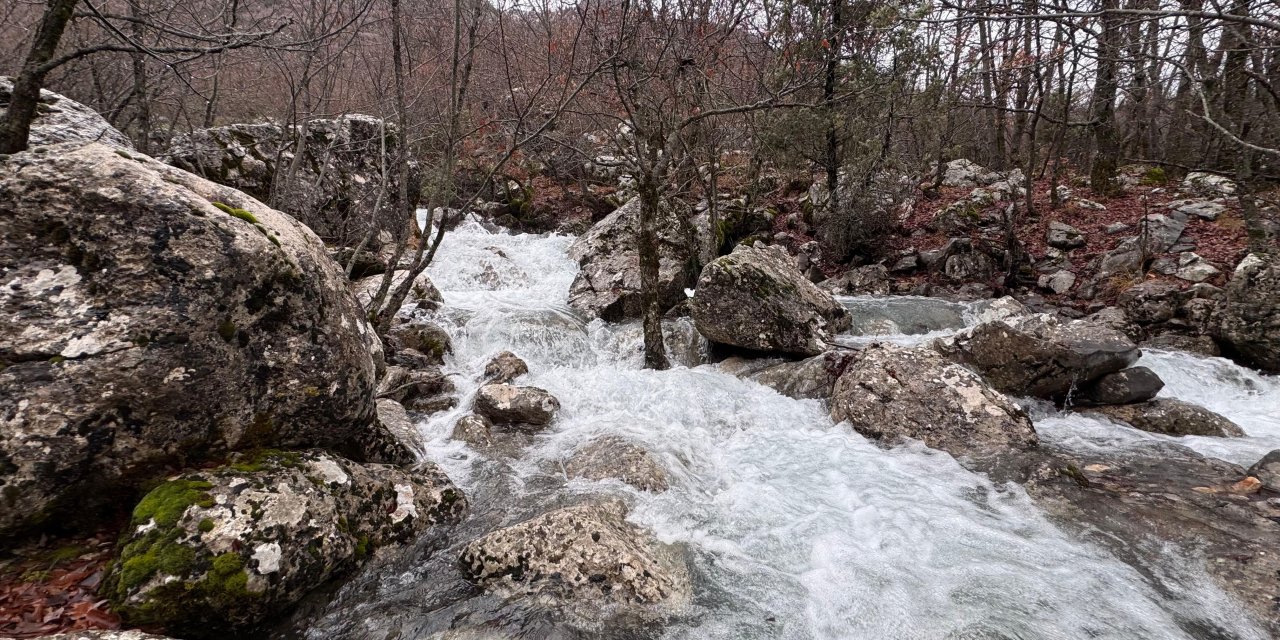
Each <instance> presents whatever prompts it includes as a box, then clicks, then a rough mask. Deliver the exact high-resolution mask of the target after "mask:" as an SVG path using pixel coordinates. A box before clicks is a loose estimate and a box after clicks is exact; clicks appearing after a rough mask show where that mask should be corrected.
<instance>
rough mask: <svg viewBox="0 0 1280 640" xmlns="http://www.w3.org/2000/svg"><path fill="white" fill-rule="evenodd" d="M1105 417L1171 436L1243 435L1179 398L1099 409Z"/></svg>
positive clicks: (1234, 426)
mask: <svg viewBox="0 0 1280 640" xmlns="http://www.w3.org/2000/svg"><path fill="white" fill-rule="evenodd" d="M1093 411H1097V412H1098V413H1101V414H1102V415H1104V416H1106V417H1108V418H1111V419H1113V420H1116V421H1118V422H1123V423H1125V424H1127V425H1129V426H1131V427H1133V428H1134V429H1139V430H1142V431H1150V432H1151V433H1162V434H1164V435H1169V436H1218V437H1238V436H1243V435H1244V430H1242V429H1241V428H1240V427H1239V426H1238V425H1236V423H1234V422H1232V421H1230V420H1228V419H1226V418H1224V417H1222V416H1220V415H1218V414H1216V413H1214V412H1212V411H1210V410H1208V409H1206V408H1204V407H1202V406H1200V405H1196V404H1191V403H1190V402H1184V401H1182V400H1178V399H1176V398H1156V399H1154V400H1149V401H1147V402H1141V403H1138V404H1121V405H1112V406H1107V407H1098V408H1097V409H1094V410H1093Z"/></svg>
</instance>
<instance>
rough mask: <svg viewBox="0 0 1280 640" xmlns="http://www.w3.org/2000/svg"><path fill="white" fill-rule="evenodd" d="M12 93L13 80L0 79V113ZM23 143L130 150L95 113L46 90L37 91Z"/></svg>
mask: <svg viewBox="0 0 1280 640" xmlns="http://www.w3.org/2000/svg"><path fill="white" fill-rule="evenodd" d="M12 94H13V79H12V78H7V77H5V76H0V112H3V111H5V110H7V109H8V108H9V100H10V96H11V95H12ZM27 142H28V144H29V145H30V146H31V147H36V146H41V145H48V144H60V143H73V142H74V143H78V144H88V143H90V142H98V143H101V144H105V145H107V146H110V147H115V148H117V149H120V150H123V151H125V152H128V151H129V150H132V149H133V142H131V141H130V140H129V136H126V135H124V134H123V133H120V131H118V130H117V129H116V128H115V127H113V126H111V124H110V123H108V122H107V119H106V118H103V117H102V116H101V115H99V114H98V112H97V111H94V110H93V109H90V108H89V107H86V106H84V105H82V104H80V103H79V102H76V101H75V100H72V99H71V98H68V97H66V96H64V95H62V94H58V93H54V92H52V91H49V90H48V89H41V90H40V104H39V105H37V107H36V118H35V120H34V121H32V123H31V136H30V137H29V138H28V139H27Z"/></svg>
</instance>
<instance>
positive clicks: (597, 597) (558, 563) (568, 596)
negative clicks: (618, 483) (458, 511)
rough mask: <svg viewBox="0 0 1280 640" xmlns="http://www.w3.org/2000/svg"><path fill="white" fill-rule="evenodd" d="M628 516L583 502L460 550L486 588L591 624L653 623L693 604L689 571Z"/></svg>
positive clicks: (469, 572)
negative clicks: (533, 602)
mask: <svg viewBox="0 0 1280 640" xmlns="http://www.w3.org/2000/svg"><path fill="white" fill-rule="evenodd" d="M625 515H626V511H625V508H624V507H623V506H622V505H621V504H619V503H616V502H606V503H602V504H585V505H578V506H572V507H566V508H563V509H558V510H556V511H551V512H549V513H545V514H543V515H540V516H537V517H535V518H533V519H530V520H526V521H524V522H521V523H519V524H515V525H512V526H510V527H506V528H504V529H499V530H497V531H494V532H492V533H490V534H488V535H486V536H484V537H482V538H480V539H478V540H475V541H473V542H471V543H470V544H468V545H467V546H466V548H465V549H463V552H462V557H461V566H462V570H463V573H464V574H465V575H466V576H467V577H468V578H469V579H470V580H472V581H473V582H475V583H476V584H477V585H479V586H480V587H481V588H483V589H484V590H485V591H487V592H490V593H493V594H496V595H498V596H501V597H505V598H517V597H521V598H527V599H532V600H535V601H537V602H539V603H542V604H545V605H550V606H552V607H556V608H558V609H560V610H561V612H562V613H563V614H564V615H566V616H567V617H568V618H569V620H570V621H574V622H578V623H579V624H582V623H588V624H591V625H592V626H593V627H594V628H599V625H600V624H602V623H605V624H610V625H616V624H618V623H619V622H620V621H621V622H623V623H626V622H637V623H643V622H652V621H656V620H657V619H660V618H662V617H665V616H666V615H669V614H670V613H672V612H673V611H676V610H678V609H680V608H682V607H684V606H686V605H688V603H689V602H690V600H691V593H692V586H691V584H690V581H689V570H688V568H687V567H686V566H685V563H684V561H683V559H682V558H680V557H679V555H678V553H677V552H676V551H675V550H674V549H671V548H668V547H666V546H665V545H663V544H661V543H660V542H658V541H657V540H656V539H654V537H653V536H652V535H651V534H650V533H648V532H647V531H644V530H643V529H640V528H639V527H637V526H635V525H633V524H631V523H629V522H627V521H626V519H625Z"/></svg>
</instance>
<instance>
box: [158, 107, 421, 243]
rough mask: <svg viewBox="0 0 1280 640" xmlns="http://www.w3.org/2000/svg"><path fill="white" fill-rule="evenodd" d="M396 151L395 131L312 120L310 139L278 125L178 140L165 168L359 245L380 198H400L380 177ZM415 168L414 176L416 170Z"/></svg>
mask: <svg viewBox="0 0 1280 640" xmlns="http://www.w3.org/2000/svg"><path fill="white" fill-rule="evenodd" d="M299 138H301V139H299ZM384 140H385V146H384V144H383V143H384ZM398 146H399V135H398V134H397V133H396V130H395V125H393V124H392V123H390V122H383V121H382V120H381V119H378V118H375V117H373V116H367V115H360V114H352V115H346V116H341V117H338V118H331V119H323V118H322V119H312V120H309V121H307V124H306V129H305V132H304V131H302V130H301V129H299V128H296V127H284V126H281V125H280V124H278V123H274V122H265V123H256V124H230V125H225V126H220V127H213V128H209V129H200V130H197V131H194V132H192V133H189V134H186V135H181V136H177V137H175V138H174V139H173V140H172V141H171V143H170V147H169V151H168V154H167V155H166V157H165V158H164V161H165V162H167V163H169V164H172V165H174V166H175V167H178V168H180V169H185V170H187V171H190V172H191V173H194V174H196V175H199V176H203V177H205V178H207V179H209V180H212V181H213V182H217V183H218V184H223V185H227V186H229V187H234V188H236V189H239V190H241V191H244V192H245V193H247V194H249V195H250V196H253V197H254V198H257V199H258V200H261V201H263V202H273V199H272V198H273V197H274V198H275V199H274V202H276V203H277V204H278V205H279V206H280V207H281V209H282V210H283V211H284V212H285V213H287V214H289V215H291V216H293V217H294V218H297V219H298V220H299V221H301V222H302V223H303V224H305V225H307V226H308V227H310V228H311V229H312V230H313V231H315V232H316V234H318V235H319V236H320V237H322V238H325V239H326V240H327V241H329V242H331V243H335V244H339V245H343V246H354V245H356V244H358V243H359V242H360V241H361V239H362V238H363V237H364V235H365V233H366V232H367V231H368V229H369V225H370V223H371V221H372V216H371V215H370V212H371V211H375V208H376V206H377V204H378V203H379V202H380V196H381V198H382V199H383V200H389V199H390V198H392V197H394V195H395V194H396V193H397V191H398V186H397V185H396V184H395V182H394V179H392V180H388V183H387V184H386V185H385V188H384V185H383V184H382V177H381V176H382V167H383V164H384V162H383V160H384V157H383V153H384V148H385V153H386V157H387V158H394V157H395V155H396V148H397V147H398ZM299 149H301V152H300V153H301V158H299V157H297V154H298V153H299ZM411 169H412V170H414V172H415V173H416V169H417V164H416V163H413V164H412V165H411ZM290 174H291V175H292V179H286V176H287V175H290ZM419 184H421V181H420V180H418V179H416V176H415V177H414V179H412V180H411V181H410V183H409V185H410V188H409V197H410V200H411V203H410V208H412V207H415V206H416V202H417V199H418V188H417V186H418V185H419ZM384 222H386V223H390V222H391V221H390V220H385V221H384ZM396 223H397V224H400V221H398V220H397V221H396ZM383 228H391V225H390V224H387V226H384V227H383Z"/></svg>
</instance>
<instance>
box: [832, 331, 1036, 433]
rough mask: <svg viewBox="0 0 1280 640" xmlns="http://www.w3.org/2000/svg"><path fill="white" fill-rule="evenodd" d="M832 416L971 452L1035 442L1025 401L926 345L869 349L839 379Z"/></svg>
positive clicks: (869, 429) (862, 428)
mask: <svg viewBox="0 0 1280 640" xmlns="http://www.w3.org/2000/svg"><path fill="white" fill-rule="evenodd" d="M831 419H832V420H835V421H837V422H840V421H845V420H847V421H849V423H850V424H852V425H853V428H854V430H856V431H857V432H858V433H861V434H862V435H864V436H867V437H868V438H873V439H876V440H885V441H888V442H890V443H892V442H893V441H895V440H897V439H899V438H902V437H907V438H914V439H917V440H921V441H923V442H924V443H925V444H926V445H928V446H930V447H933V448H935V449H941V450H943V451H946V452H948V453H951V454H952V455H956V456H971V457H975V458H980V457H984V456H987V455H990V454H999V453H1002V452H1006V451H1016V450H1022V449H1026V448H1029V447H1033V446H1035V445H1036V444H1037V438H1036V432H1035V429H1034V428H1032V426H1031V420H1030V419H1029V418H1027V416H1026V414H1025V413H1023V411H1022V409H1020V408H1019V407H1018V405H1016V404H1014V403H1013V401H1011V400H1009V399H1008V398H1006V397H1005V396H1004V395H1002V394H1000V393H999V392H997V391H995V390H994V389H992V388H990V387H988V386H987V384H986V383H985V382H983V381H982V378H979V377H978V376H977V374H975V373H973V372H972V371H970V370H968V369H966V368H964V367H962V366H960V365H958V364H956V363H954V362H950V361H948V360H947V359H945V358H943V357H942V356H941V355H939V354H938V353H936V352H934V351H931V350H928V349H905V348H901V347H891V346H881V347H873V348H870V349H867V350H866V351H865V352H863V354H862V357H861V358H859V359H858V360H857V361H856V362H854V363H853V364H852V365H850V366H849V368H848V369H846V370H845V372H844V374H842V375H841V376H840V379H839V380H837V381H836V386H835V392H834V395H833V396H832V398H831Z"/></svg>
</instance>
